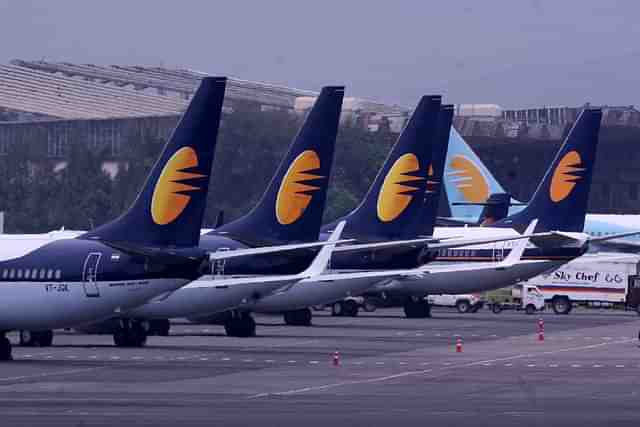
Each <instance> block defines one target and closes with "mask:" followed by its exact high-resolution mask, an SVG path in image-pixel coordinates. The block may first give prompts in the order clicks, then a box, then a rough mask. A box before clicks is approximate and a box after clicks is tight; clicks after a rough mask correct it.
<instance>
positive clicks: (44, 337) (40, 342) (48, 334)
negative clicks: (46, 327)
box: [19, 331, 53, 347]
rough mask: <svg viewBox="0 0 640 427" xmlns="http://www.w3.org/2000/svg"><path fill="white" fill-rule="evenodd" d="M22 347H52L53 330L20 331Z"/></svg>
mask: <svg viewBox="0 0 640 427" xmlns="http://www.w3.org/2000/svg"><path fill="white" fill-rule="evenodd" d="M19 335H20V345H21V346H22V347H51V344H52V343H53V331H20V334H19Z"/></svg>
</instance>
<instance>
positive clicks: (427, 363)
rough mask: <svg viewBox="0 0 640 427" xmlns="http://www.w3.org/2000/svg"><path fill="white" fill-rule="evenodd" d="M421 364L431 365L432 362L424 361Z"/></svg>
mask: <svg viewBox="0 0 640 427" xmlns="http://www.w3.org/2000/svg"><path fill="white" fill-rule="evenodd" d="M420 365H422V366H428V365H431V362H422V363H421V364H420Z"/></svg>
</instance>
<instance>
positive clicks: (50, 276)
mask: <svg viewBox="0 0 640 427" xmlns="http://www.w3.org/2000/svg"><path fill="white" fill-rule="evenodd" d="M47 279H53V270H47Z"/></svg>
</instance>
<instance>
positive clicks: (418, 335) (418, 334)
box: [416, 332, 424, 337]
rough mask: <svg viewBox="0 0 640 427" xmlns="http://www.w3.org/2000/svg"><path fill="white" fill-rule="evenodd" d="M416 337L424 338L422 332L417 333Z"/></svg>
mask: <svg viewBox="0 0 640 427" xmlns="http://www.w3.org/2000/svg"><path fill="white" fill-rule="evenodd" d="M416 336H417V337H422V336H424V334H423V333H422V332H418V333H417V334H416Z"/></svg>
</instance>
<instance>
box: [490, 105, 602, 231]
mask: <svg viewBox="0 0 640 427" xmlns="http://www.w3.org/2000/svg"><path fill="white" fill-rule="evenodd" d="M601 119H602V111H601V110H600V109H598V108H587V109H585V110H583V111H582V113H581V114H580V116H578V119H577V120H576V122H575V124H574V125H573V128H571V131H570V132H569V134H568V135H567V137H566V139H565V141H564V143H563V144H562V146H561V147H560V150H559V151H558V154H557V155H556V157H555V159H554V160H553V162H552V163H551V166H550V168H549V169H548V170H547V172H546V174H545V175H544V178H543V179H542V182H541V183H540V185H539V186H538V188H537V189H536V191H535V193H534V194H533V197H532V198H531V200H530V201H529V204H528V205H527V207H526V208H524V209H523V210H522V211H520V212H518V213H517V214H514V215H511V216H509V217H507V218H505V219H504V220H502V221H499V222H497V223H496V224H495V226H502V227H513V228H516V229H519V230H520V229H524V227H525V226H526V225H527V224H528V223H530V222H531V221H532V220H533V219H534V218H537V219H538V220H539V221H538V228H539V229H542V230H554V231H556V230H557V231H564V232H581V231H582V229H583V228H584V219H585V215H586V212H587V203H588V201H589V190H590V189H591V178H592V175H593V168H594V164H595V160H596V148H597V145H598V133H599V131H600V121H601Z"/></svg>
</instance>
